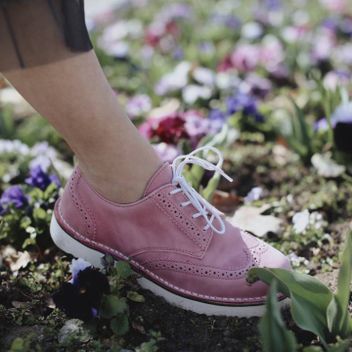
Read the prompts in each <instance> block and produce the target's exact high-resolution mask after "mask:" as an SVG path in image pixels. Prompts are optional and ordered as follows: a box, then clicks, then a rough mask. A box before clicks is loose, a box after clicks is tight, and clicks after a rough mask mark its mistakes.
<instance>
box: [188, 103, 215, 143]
mask: <svg viewBox="0 0 352 352" xmlns="http://www.w3.org/2000/svg"><path fill="white" fill-rule="evenodd" d="M183 118H184V120H185V121H186V122H185V129H186V132H187V134H188V135H189V136H190V137H191V138H193V139H196V140H199V139H200V138H201V137H203V136H204V135H206V134H207V133H208V132H209V129H210V123H209V120H208V119H205V118H204V117H203V116H202V115H201V114H200V113H198V112H197V111H194V110H190V111H188V112H185V113H184V115H183Z"/></svg>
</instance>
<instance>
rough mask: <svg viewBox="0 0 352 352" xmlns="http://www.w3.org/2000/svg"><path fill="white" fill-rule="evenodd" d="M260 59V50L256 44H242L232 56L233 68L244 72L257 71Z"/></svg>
mask: <svg viewBox="0 0 352 352" xmlns="http://www.w3.org/2000/svg"><path fill="white" fill-rule="evenodd" d="M259 59H260V48H259V47H258V46H257V45H254V44H240V45H238V46H237V48H236V49H235V51H234V52H233V53H232V55H231V62H232V64H233V66H234V67H235V68H236V69H237V70H239V71H242V72H248V71H253V70H254V69H256V67H257V66H258V64H259Z"/></svg>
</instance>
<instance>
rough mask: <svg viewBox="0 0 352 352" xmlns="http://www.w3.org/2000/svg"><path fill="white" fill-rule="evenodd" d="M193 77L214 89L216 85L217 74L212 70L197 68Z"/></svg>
mask: <svg viewBox="0 0 352 352" xmlns="http://www.w3.org/2000/svg"><path fill="white" fill-rule="evenodd" d="M193 77H194V79H195V80H196V81H198V82H199V83H201V84H203V85H205V86H209V87H213V86H214V83H215V74H214V72H213V71H212V70H209V69H208V68H205V67H197V68H195V69H194V70H193Z"/></svg>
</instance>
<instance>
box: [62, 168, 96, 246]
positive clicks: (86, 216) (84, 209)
mask: <svg viewBox="0 0 352 352" xmlns="http://www.w3.org/2000/svg"><path fill="white" fill-rule="evenodd" d="M81 176H82V175H81V173H80V172H78V171H75V172H74V174H73V177H72V179H71V180H70V182H69V185H68V186H69V191H70V195H71V198H72V201H73V204H74V206H75V207H76V209H77V210H78V212H79V213H83V214H82V215H83V221H84V223H85V224H86V228H87V232H88V233H89V235H90V236H92V238H93V239H94V240H95V239H96V221H95V217H94V215H93V214H92V212H91V210H90V208H89V207H88V206H87V205H86V204H85V203H84V202H83V201H82V199H81V198H80V197H79V194H77V196H76V195H75V193H74V191H73V187H74V186H75V187H76V188H77V189H78V183H79V181H80V180H81ZM79 204H81V206H79ZM89 220H90V222H89ZM91 225H92V230H91ZM92 231H93V233H92Z"/></svg>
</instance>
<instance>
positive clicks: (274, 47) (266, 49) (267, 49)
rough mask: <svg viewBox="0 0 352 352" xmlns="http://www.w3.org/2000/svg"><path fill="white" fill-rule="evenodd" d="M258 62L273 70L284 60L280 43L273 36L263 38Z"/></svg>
mask: <svg viewBox="0 0 352 352" xmlns="http://www.w3.org/2000/svg"><path fill="white" fill-rule="evenodd" d="M259 55H260V63H261V64H262V65H263V66H264V67H265V68H266V69H267V70H268V71H274V70H275V69H276V67H277V66H279V64H280V63H282V62H283V60H284V51H283V48H282V45H281V43H280V42H279V41H278V40H277V39H275V38H274V37H270V38H267V40H264V42H263V45H262V47H261V48H260V54H259Z"/></svg>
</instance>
